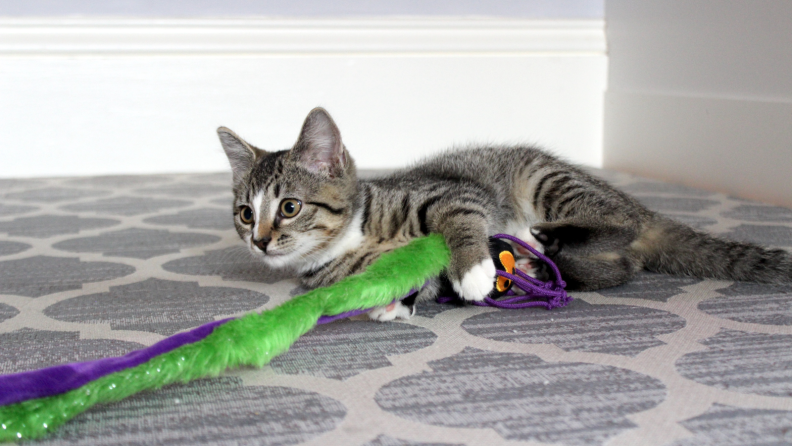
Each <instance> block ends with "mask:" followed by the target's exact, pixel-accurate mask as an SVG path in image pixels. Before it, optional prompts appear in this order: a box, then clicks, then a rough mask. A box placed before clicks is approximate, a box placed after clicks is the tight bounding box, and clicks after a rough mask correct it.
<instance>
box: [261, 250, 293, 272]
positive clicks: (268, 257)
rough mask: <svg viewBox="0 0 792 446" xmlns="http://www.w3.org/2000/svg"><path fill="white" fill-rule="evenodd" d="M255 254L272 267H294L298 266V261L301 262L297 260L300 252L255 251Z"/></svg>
mask: <svg viewBox="0 0 792 446" xmlns="http://www.w3.org/2000/svg"><path fill="white" fill-rule="evenodd" d="M254 256H255V257H256V258H257V259H259V260H260V261H261V262H262V263H264V264H265V265H267V266H268V267H270V268H277V269H282V268H292V267H294V266H296V264H297V263H299V262H298V261H297V259H298V258H299V254H297V253H289V254H275V255H272V254H261V253H254Z"/></svg>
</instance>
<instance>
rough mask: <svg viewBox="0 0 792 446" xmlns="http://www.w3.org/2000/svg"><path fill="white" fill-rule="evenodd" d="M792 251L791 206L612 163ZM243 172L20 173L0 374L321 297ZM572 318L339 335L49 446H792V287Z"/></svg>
mask: <svg viewBox="0 0 792 446" xmlns="http://www.w3.org/2000/svg"><path fill="white" fill-rule="evenodd" d="M598 173H599V174H600V175H603V176H605V177H606V178H607V179H609V180H611V181H612V182H614V183H615V184H616V185H618V186H619V187H621V188H622V189H624V190H625V191H627V192H629V193H632V194H634V195H636V196H637V197H639V198H640V200H641V201H642V202H644V203H645V204H646V205H647V206H649V207H650V208H653V209H656V210H658V211H660V212H663V213H665V214H667V215H670V216H672V217H674V218H677V219H679V220H682V221H684V222H687V223H689V224H692V225H694V226H697V227H700V228H703V229H706V230H708V231H712V232H716V233H719V234H721V235H723V236H725V237H731V238H735V239H741V240H752V241H756V242H760V243H764V244H770V245H775V246H780V247H784V248H786V249H790V248H791V247H792V210H790V209H785V208H779V207H774V206H769V205H764V204H761V203H756V202H749V201H744V200H740V199H736V198H732V197H727V196H725V195H720V194H713V193H708V192H704V191H700V190H695V189H689V188H685V187H680V186H675V185H670V184H664V183H658V182H652V181H648V180H643V179H640V178H634V177H631V176H628V175H625V174H619V173H613V172H604V171H599V172H598ZM229 182H230V179H229V176H228V175H227V174H222V173H218V174H195V175H156V176H126V177H93V178H71V179H35V180H8V179H5V180H1V179H0V373H13V372H18V371H23V370H29V369H34V368H39V367H43V366H47V365H53V364H56V363H62V362H72V361H78V360H88V359H93V358H99V357H106V356H117V355H122V354H124V353H126V352H128V351H131V350H135V349H138V348H141V347H143V346H147V345H151V344H153V343H155V342H157V341H159V340H161V339H163V338H165V337H167V336H169V335H172V334H174V333H176V332H179V331H182V330H185V329H188V328H190V327H194V326H197V325H200V324H203V323H206V322H209V321H212V320H216V319H221V318H225V317H228V316H232V315H239V314H243V313H245V312H248V311H260V310H264V309H267V308H272V307H273V306H275V305H278V304H279V303H281V302H283V301H285V300H287V299H289V298H290V297H291V296H294V295H296V294H298V293H300V292H301V289H300V288H299V287H298V286H297V284H296V282H295V281H294V279H291V278H287V277H283V276H282V275H279V274H277V273H274V272H270V271H266V270H264V269H263V268H262V267H261V266H260V265H259V264H256V263H254V262H253V261H251V259H250V257H249V256H248V255H247V253H246V251H245V250H244V249H243V248H242V247H241V243H240V241H239V239H238V237H237V235H236V233H235V231H234V230H233V227H232V224H231V219H230V217H229V214H230V213H229V203H230V188H229ZM573 296H574V298H575V300H574V301H573V303H572V304H571V305H570V306H568V307H566V308H563V309H557V310H553V311H550V312H548V311H545V310H513V311H511V310H496V309H492V308H478V307H462V308H459V307H454V306H444V305H439V304H435V303H431V304H426V305H424V306H423V307H421V308H420V309H419V311H418V315H417V316H415V317H413V318H412V319H411V320H409V321H407V322H394V323H375V322H369V321H367V320H365V319H355V320H342V321H339V322H335V323H332V324H328V325H324V326H320V327H318V328H317V329H315V330H314V331H312V332H310V333H309V334H308V335H306V336H304V337H303V338H301V339H300V340H299V341H298V342H297V343H296V344H295V345H294V347H293V348H292V349H291V350H290V351H289V352H288V353H287V354H285V355H283V356H281V357H279V358H277V359H275V360H274V361H273V362H272V363H271V364H270V365H269V366H267V367H265V368H264V369H261V370H254V369H244V370H234V371H229V372H227V373H226V374H224V375H223V376H221V377H219V378H215V379H206V380H201V381H196V382H193V383H191V384H187V385H173V386H169V387H167V388H165V389H161V390H159V391H155V392H147V393H143V394H140V395H137V396H135V397H132V398H130V399H128V400H125V401H123V402H121V403H117V404H110V405H106V406H100V407H95V408H93V409H92V410H89V411H88V412H86V413H84V414H82V415H80V416H79V417H77V418H75V419H74V420H73V421H72V422H70V423H69V424H67V425H65V426H64V427H62V428H61V429H60V430H59V431H58V432H57V433H55V434H54V435H52V436H50V437H48V438H46V439H44V440H42V441H38V442H32V443H35V444H39V443H41V444H58V445H60V444H89V445H133V444H135V445H137V444H168V445H174V444H185V445H194V444H224V445H237V444H262V445H297V444H299V445H306V446H307V445H313V446H320V445H322V446H325V445H353V446H356V445H369V446H373V445H499V444H503V445H539V444H563V445H637V444H641V445H675V446H680V445H718V446H723V445H765V444H766V445H770V444H773V445H780V444H792V286H765V285H755V284H748V283H732V282H724V281H710V280H698V279H692V278H679V277H669V276H663V275H657V274H650V273H645V274H641V275H640V276H639V277H638V278H637V279H636V280H634V281H633V282H631V283H629V284H627V285H625V286H621V287H618V288H613V289H608V290H603V291H601V292H597V293H573Z"/></svg>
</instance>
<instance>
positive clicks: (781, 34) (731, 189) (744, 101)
mask: <svg viewBox="0 0 792 446" xmlns="http://www.w3.org/2000/svg"><path fill="white" fill-rule="evenodd" d="M606 17H607V22H608V47H609V85H608V93H607V94H606V100H605V143H604V145H605V147H604V164H605V167H608V168H614V169H620V170H625V171H631V172H634V173H639V174H642V175H647V176H652V177H655V178H659V179H663V180H671V181H676V182H680V183H685V184H688V185H692V186H697V187H703V188H706V189H711V190H718V191H724V192H728V193H731V194H734V195H737V196H742V197H746V198H755V199H760V200H765V201H770V202H775V203H779V204H785V205H787V206H792V175H791V174H792V26H790V25H791V24H792V2H790V1H788V0H761V1H751V2H746V1H742V0H728V1H721V0H719V1H715V0H676V1H670V0H665V1H653V2H636V1H631V0H608V1H607V2H606Z"/></svg>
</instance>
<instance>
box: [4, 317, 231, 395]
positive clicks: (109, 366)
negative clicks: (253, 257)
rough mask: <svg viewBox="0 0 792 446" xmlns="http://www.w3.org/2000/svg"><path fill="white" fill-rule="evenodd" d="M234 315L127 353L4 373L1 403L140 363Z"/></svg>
mask: <svg viewBox="0 0 792 446" xmlns="http://www.w3.org/2000/svg"><path fill="white" fill-rule="evenodd" d="M231 319H233V318H229V319H223V320H220V321H214V322H209V323H208V324H204V325H201V326H200V327H197V328H194V329H192V330H190V331H186V332H184V333H179V334H176V335H173V336H171V337H169V338H165V339H163V340H161V341H159V342H157V343H156V344H154V345H152V346H151V347H146V348H144V349H140V350H135V351H133V352H130V353H127V354H126V355H124V356H118V357H115V358H104V359H97V360H94V361H85V362H74V363H71V364H63V365H56V366H53V367H47V368H45V369H39V370H31V371H27V372H20V373H14V374H12V375H2V376H0V406H5V405H7V404H14V403H18V402H20V401H26V400H30V399H34V398H43V397H45V396H51V395H57V394H60V393H64V392H68V391H70V390H74V389H76V388H78V387H81V386H83V385H84V384H87V383H88V382H90V381H93V380H95V379H99V378H101V377H103V376H105V375H109V374H111V373H115V372H118V371H121V370H124V369H127V368H130V367H135V366H138V365H140V364H143V363H144V362H147V361H149V360H150V359H152V358H154V357H155V356H159V355H162V354H164V353H168V352H169V351H171V350H175V349H177V348H179V347H181V346H182V345H186V344H191V343H193V342H197V341H200V340H201V339H204V338H205V337H207V336H209V334H210V333H212V331H214V329H215V328H216V327H217V326H219V325H222V324H224V323H226V322H228V321H230V320H231Z"/></svg>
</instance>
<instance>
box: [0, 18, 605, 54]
mask: <svg viewBox="0 0 792 446" xmlns="http://www.w3.org/2000/svg"><path fill="white" fill-rule="evenodd" d="M605 47H606V43H605V25H604V22H603V21H602V20H495V19H457V18H452V19H443V18H431V19H430V18H427V19H349V20H332V19H314V20H291V19H211V20H210V19H167V20H166V19H121V18H118V19H108V18H95V19H71V18H51V19H39V18H37V19H32V18H3V19H0V54H5V55H46V54H55V55H57V54H102V55H124V54H339V53H352V54H367V53H370V54H395V53H407V54H437V53H442V54H448V53H451V54H460V53H472V54H488V53H489V54H504V53H541V54H552V53H561V54H569V53H583V54H585V53H589V54H597V55H602V54H604V52H605Z"/></svg>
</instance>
